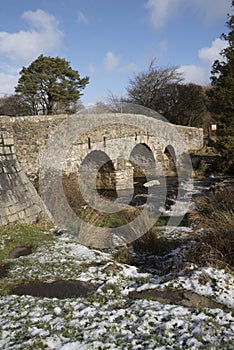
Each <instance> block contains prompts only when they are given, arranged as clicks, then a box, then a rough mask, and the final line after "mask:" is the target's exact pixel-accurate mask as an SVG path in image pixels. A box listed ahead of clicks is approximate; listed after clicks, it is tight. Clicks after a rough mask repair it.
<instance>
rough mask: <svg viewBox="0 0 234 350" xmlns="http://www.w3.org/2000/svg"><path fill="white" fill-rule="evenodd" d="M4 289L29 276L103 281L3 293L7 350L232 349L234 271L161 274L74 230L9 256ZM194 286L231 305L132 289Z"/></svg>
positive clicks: (0, 335)
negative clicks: (43, 294) (151, 296)
mask: <svg viewBox="0 0 234 350" xmlns="http://www.w3.org/2000/svg"><path fill="white" fill-rule="evenodd" d="M5 262H6V263H7V262H9V263H10V270H9V272H8V276H7V277H5V278H1V279H0V286H2V287H4V290H5V293H6V292H7V290H8V289H7V288H8V287H10V285H16V284H19V283H21V282H26V281H34V280H40V281H54V280H57V279H60V280H61V279H63V280H69V279H77V280H81V281H86V282H89V283H91V284H93V285H94V286H95V287H96V292H95V293H94V294H92V295H89V296H87V297H85V298H70V299H63V300H61V299H56V298H53V299H49V298H38V297H32V296H26V295H25V296H16V295H2V296H0V348H1V349H9V350H10V349H12V350H16V349H24V350H25V349H55V350H80V349H87V350H88V349H116V350H117V349H118V350H119V349H161V350H167V349H168V350H169V349H194V350H196V349H233V348H234V312H233V310H232V309H234V300H233V298H234V297H233V296H234V276H233V275H231V274H228V273H226V272H225V271H224V270H216V269H213V268H205V267H204V268H199V269H198V268H196V267H194V268H193V269H188V270H184V271H181V272H179V273H178V274H177V275H176V274H174V275H170V276H158V275H156V274H154V273H143V272H139V271H138V270H137V268H136V267H135V266H130V265H126V264H121V263H118V262H116V261H115V260H114V257H113V255H112V254H111V253H104V252H100V251H98V250H90V249H88V248H86V247H84V246H82V245H80V244H78V243H77V242H76V241H75V239H74V238H73V237H72V236H69V235H66V234H63V235H62V236H60V237H55V239H54V240H48V241H45V242H44V243H43V245H42V246H40V247H38V248H37V250H36V251H35V252H34V253H33V254H31V255H29V256H25V257H20V258H18V259H15V260H10V261H9V260H5ZM149 288H156V289H160V290H162V289H169V288H171V289H181V288H184V289H187V290H192V291H194V292H196V293H198V294H201V295H206V296H209V298H211V299H212V300H214V301H217V302H219V303H220V304H221V305H222V304H223V305H224V306H226V307H228V308H230V309H228V311H227V309H226V308H224V310H226V311H224V310H222V308H214V309H211V308H203V309H199V308H188V307H183V306H180V305H169V304H162V303H159V302H157V301H152V300H144V299H139V300H132V299H130V298H129V293H130V292H132V291H139V290H146V289H149Z"/></svg>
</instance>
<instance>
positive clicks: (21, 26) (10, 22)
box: [0, 0, 231, 105]
mask: <svg viewBox="0 0 234 350" xmlns="http://www.w3.org/2000/svg"><path fill="white" fill-rule="evenodd" d="M228 13H231V0H40V1H38V0H20V1H19V0H7V1H1V3H0V96H1V97H2V96H4V95H8V94H13V93H14V87H15V86H16V85H17V82H18V79H19V76H20V75H19V72H20V70H21V69H22V67H23V66H25V67H28V66H29V65H30V64H31V63H32V62H33V61H34V60H35V59H36V58H37V57H38V56H39V55H41V54H43V55H45V56H51V57H57V56H58V57H60V58H63V59H65V60H66V61H68V62H69V63H70V66H71V67H72V69H74V70H77V71H78V72H79V74H80V77H81V78H82V77H85V76H88V77H89V78H90V81H89V84H88V85H87V86H86V88H85V89H84V90H83V96H82V97H81V102H82V103H83V104H84V105H89V104H94V103H97V102H104V103H106V102H108V96H110V95H114V96H118V97H121V96H124V95H125V94H126V89H127V87H128V86H129V82H130V80H131V79H134V77H135V76H136V74H138V73H139V72H143V71H147V69H148V67H149V64H150V62H151V61H152V60H153V59H155V60H156V61H155V64H156V66H157V67H160V68H166V67H168V66H169V67H171V66H176V67H178V70H179V71H180V72H182V73H183V77H184V82H185V83H188V82H193V83H196V84H200V85H207V84H209V81H210V80H209V77H210V70H211V65H212V63H213V62H214V60H215V59H220V55H219V53H220V51H221V50H222V49H223V48H224V47H225V45H227V43H226V42H225V41H224V40H221V39H220V35H221V33H223V32H228V29H227V27H226V21H227V14H228Z"/></svg>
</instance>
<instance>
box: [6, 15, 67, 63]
mask: <svg viewBox="0 0 234 350" xmlns="http://www.w3.org/2000/svg"><path fill="white" fill-rule="evenodd" d="M22 17H23V18H24V19H25V20H26V22H27V23H28V25H29V29H28V30H27V31H22V30H21V31H19V32H16V33H8V32H0V53H1V55H2V56H3V57H4V56H5V58H7V59H8V60H10V61H11V62H12V63H13V64H15V65H26V64H28V63H30V62H31V61H32V60H34V59H35V58H36V57H37V56H39V55H40V54H41V53H45V52H52V51H54V50H55V49H56V48H57V47H58V46H59V44H60V40H61V37H62V32H61V31H60V30H59V29H58V22H57V20H56V19H55V17H54V16H52V15H49V14H48V13H46V12H44V11H43V10H40V9H38V10H36V11H35V12H33V11H27V12H25V13H24V14H23V16H22Z"/></svg>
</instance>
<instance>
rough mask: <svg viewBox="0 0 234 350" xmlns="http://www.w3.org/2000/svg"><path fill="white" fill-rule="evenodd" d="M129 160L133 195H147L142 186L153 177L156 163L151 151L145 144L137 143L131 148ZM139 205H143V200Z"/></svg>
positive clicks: (145, 189) (146, 189) (146, 190)
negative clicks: (131, 171) (131, 168)
mask: <svg viewBox="0 0 234 350" xmlns="http://www.w3.org/2000/svg"><path fill="white" fill-rule="evenodd" d="M129 160H130V162H131V164H132V167H133V184H134V195H138V196H140V195H147V194H148V188H147V187H145V186H144V184H145V183H146V182H148V181H149V180H151V179H152V178H154V175H155V172H154V170H155V167H156V161H155V157H154V154H153V151H152V150H151V148H150V147H149V146H148V145H147V144H146V143H138V144H136V145H135V146H134V147H133V149H132V151H131V154H130V158H129ZM138 196H137V197H138ZM145 201H146V199H145ZM141 204H144V200H143V201H142V203H141Z"/></svg>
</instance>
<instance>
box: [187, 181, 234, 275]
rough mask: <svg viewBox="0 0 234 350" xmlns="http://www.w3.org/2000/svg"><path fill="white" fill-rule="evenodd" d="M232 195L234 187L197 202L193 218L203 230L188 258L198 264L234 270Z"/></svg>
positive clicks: (197, 236)
mask: <svg viewBox="0 0 234 350" xmlns="http://www.w3.org/2000/svg"><path fill="white" fill-rule="evenodd" d="M233 195H234V189H233V188H221V189H218V190H216V191H215V192H213V193H210V194H209V195H208V196H206V197H204V198H201V199H199V200H197V201H196V203H195V204H196V209H195V210H194V212H192V213H191V214H190V218H191V220H192V221H193V222H194V223H195V224H196V225H197V228H198V229H200V230H198V231H197V233H196V237H195V239H196V241H197V243H195V244H194V245H193V248H192V251H191V252H190V256H189V257H187V258H189V259H190V260H191V261H193V262H195V263H196V264H198V265H204V264H206V265H210V266H214V267H221V268H225V267H227V268H229V269H231V270H233V269H234V202H233V198H234V196H233Z"/></svg>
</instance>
